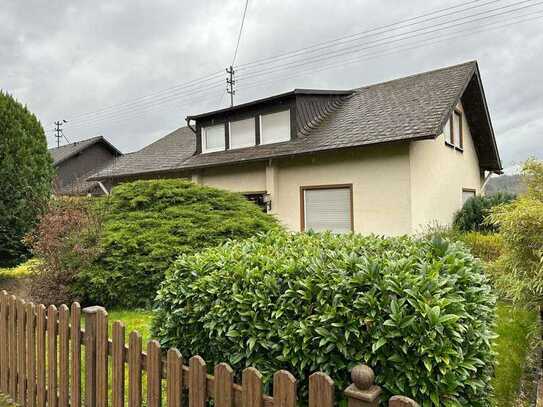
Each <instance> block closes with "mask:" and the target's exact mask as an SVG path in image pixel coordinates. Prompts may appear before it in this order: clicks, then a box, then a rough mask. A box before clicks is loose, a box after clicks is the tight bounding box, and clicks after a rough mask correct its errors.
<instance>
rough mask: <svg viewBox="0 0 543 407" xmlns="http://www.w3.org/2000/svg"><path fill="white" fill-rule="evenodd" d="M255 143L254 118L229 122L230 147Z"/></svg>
mask: <svg viewBox="0 0 543 407" xmlns="http://www.w3.org/2000/svg"><path fill="white" fill-rule="evenodd" d="M254 145H255V119H254V118H250V119H245V120H238V121H235V122H230V148H242V147H250V146H254Z"/></svg>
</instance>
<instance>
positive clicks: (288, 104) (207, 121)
mask: <svg viewBox="0 0 543 407" xmlns="http://www.w3.org/2000/svg"><path fill="white" fill-rule="evenodd" d="M351 93H352V91H336V90H330V91H328V90H307V89H296V90H294V91H291V92H288V93H283V94H280V95H276V96H272V97H269V98H265V99H260V100H256V101H253V102H249V103H244V104H242V105H238V106H233V107H229V108H226V109H221V110H216V111H213V112H208V113H204V114H199V115H195V116H188V117H187V119H186V120H187V123H188V124H189V126H191V124H192V125H194V124H195V126H194V127H193V126H191V128H192V129H193V130H194V132H195V134H196V138H197V139H196V154H202V153H204V154H205V153H216V152H220V151H227V150H235V149H241V148H250V147H256V146H259V145H268V144H277V143H285V142H289V141H291V140H293V139H295V138H297V137H300V136H302V137H303V136H304V135H305V134H307V132H308V130H309V129H311V128H312V127H313V126H315V125H317V124H318V123H319V122H320V121H321V120H322V119H323V118H324V117H325V116H326V115H327V114H328V113H329V112H330V111H331V110H333V107H334V106H335V105H336V104H337V103H339V102H340V101H341V100H342V98H343V97H345V96H347V95H350V94H351Z"/></svg>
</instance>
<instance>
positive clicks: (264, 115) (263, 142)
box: [258, 109, 292, 144]
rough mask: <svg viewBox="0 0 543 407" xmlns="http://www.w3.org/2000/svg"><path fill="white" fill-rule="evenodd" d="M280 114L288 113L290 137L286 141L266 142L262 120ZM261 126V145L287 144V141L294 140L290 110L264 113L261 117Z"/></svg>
mask: <svg viewBox="0 0 543 407" xmlns="http://www.w3.org/2000/svg"><path fill="white" fill-rule="evenodd" d="M280 113H288V136H287V138H286V139H285V140H277V141H275V140H274V141H268V142H266V141H265V140H264V132H263V131H262V118H263V117H266V116H272V115H276V114H280ZM259 116H260V117H259V120H258V122H259V126H260V144H276V143H285V142H287V141H290V140H291V139H292V134H291V132H292V129H291V125H290V121H291V117H290V116H291V112H290V109H285V110H279V111H277V112H271V113H262V114H260V115H259Z"/></svg>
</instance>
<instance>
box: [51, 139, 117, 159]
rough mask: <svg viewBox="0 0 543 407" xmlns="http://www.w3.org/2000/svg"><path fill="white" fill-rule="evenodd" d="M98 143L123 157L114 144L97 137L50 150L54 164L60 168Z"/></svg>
mask: <svg viewBox="0 0 543 407" xmlns="http://www.w3.org/2000/svg"><path fill="white" fill-rule="evenodd" d="M96 143H104V144H105V145H106V147H107V148H109V149H110V150H111V152H113V154H114V155H122V153H121V152H120V151H119V150H117V148H115V146H114V145H113V144H111V143H110V142H109V141H107V140H106V139H105V138H104V137H102V136H96V137H92V138H89V139H86V140H81V141H76V142H75V143H69V144H65V145H63V146H60V147H54V148H50V149H49V154H51V157H52V158H53V164H54V165H55V166H58V165H59V164H61V163H62V162H64V161H66V160H67V159H69V158H71V157H73V156H75V155H76V154H79V153H80V152H81V151H83V150H85V149H87V148H89V147H90V146H93V145H94V144H96Z"/></svg>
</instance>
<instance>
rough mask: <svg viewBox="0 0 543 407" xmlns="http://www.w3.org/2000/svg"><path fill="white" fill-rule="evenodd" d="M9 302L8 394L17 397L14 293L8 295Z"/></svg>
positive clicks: (13, 397)
mask: <svg viewBox="0 0 543 407" xmlns="http://www.w3.org/2000/svg"><path fill="white" fill-rule="evenodd" d="M8 301H9V303H8V305H9V311H8V312H9V333H8V334H9V352H8V357H9V395H10V397H11V398H12V399H16V398H17V325H16V323H17V318H16V315H17V312H16V300H15V296H14V295H10V296H9V299H8Z"/></svg>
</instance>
